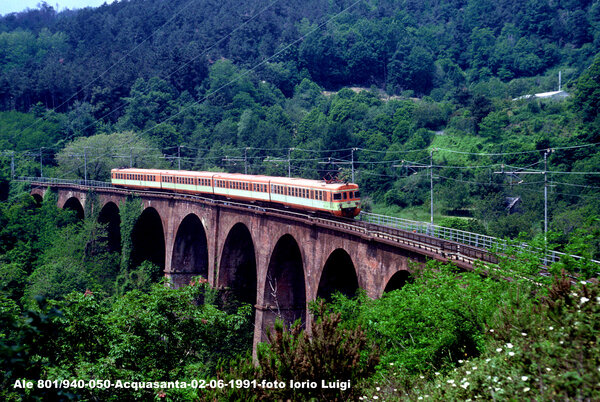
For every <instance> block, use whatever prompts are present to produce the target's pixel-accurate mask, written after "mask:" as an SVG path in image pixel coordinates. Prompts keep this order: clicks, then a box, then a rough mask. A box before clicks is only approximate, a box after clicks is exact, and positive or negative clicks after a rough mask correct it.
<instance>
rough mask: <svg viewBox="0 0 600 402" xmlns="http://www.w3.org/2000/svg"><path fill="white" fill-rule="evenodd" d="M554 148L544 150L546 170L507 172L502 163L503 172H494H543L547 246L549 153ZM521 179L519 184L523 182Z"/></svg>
mask: <svg viewBox="0 0 600 402" xmlns="http://www.w3.org/2000/svg"><path fill="white" fill-rule="evenodd" d="M552 152H553V150H552V148H548V149H546V150H545V151H544V170H543V171H541V172H540V171H535V172H528V171H512V172H507V171H505V170H504V165H502V171H501V172H494V173H499V174H508V175H515V176H517V175H520V174H543V175H544V245H545V246H546V247H547V245H548V155H550V153H552ZM522 182H523V180H521V181H520V182H519V183H518V184H520V183H522Z"/></svg>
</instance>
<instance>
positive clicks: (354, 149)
mask: <svg viewBox="0 0 600 402" xmlns="http://www.w3.org/2000/svg"><path fill="white" fill-rule="evenodd" d="M357 150H358V148H352V183H356V181H354V151H357Z"/></svg>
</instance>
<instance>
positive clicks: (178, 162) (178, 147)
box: [177, 145, 181, 170]
mask: <svg viewBox="0 0 600 402" xmlns="http://www.w3.org/2000/svg"><path fill="white" fill-rule="evenodd" d="M177 169H178V170H181V145H178V146H177Z"/></svg>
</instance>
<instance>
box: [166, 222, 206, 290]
mask: <svg viewBox="0 0 600 402" xmlns="http://www.w3.org/2000/svg"><path fill="white" fill-rule="evenodd" d="M197 275H201V276H202V277H203V278H205V279H208V242H207V237H206V230H204V225H202V221H200V218H198V216H196V215H195V214H189V215H187V216H186V217H185V218H183V220H182V221H181V223H180V224H179V228H178V229H177V234H176V235H175V242H174V244H173V254H172V258H171V279H172V280H173V283H174V285H175V286H182V285H187V284H188V283H189V281H190V279H191V278H192V277H193V276H197Z"/></svg>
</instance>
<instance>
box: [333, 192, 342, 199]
mask: <svg viewBox="0 0 600 402" xmlns="http://www.w3.org/2000/svg"><path fill="white" fill-rule="evenodd" d="M333 199H334V200H341V199H342V194H341V193H335V194H334V195H333Z"/></svg>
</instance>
